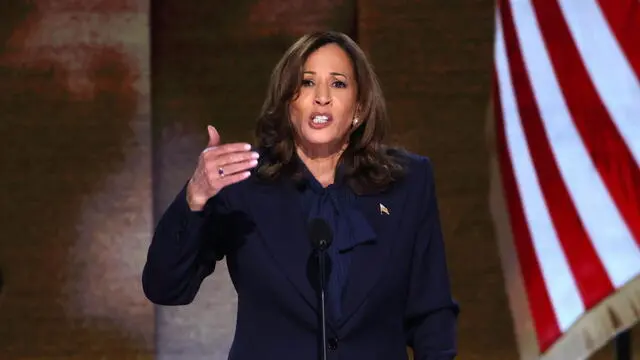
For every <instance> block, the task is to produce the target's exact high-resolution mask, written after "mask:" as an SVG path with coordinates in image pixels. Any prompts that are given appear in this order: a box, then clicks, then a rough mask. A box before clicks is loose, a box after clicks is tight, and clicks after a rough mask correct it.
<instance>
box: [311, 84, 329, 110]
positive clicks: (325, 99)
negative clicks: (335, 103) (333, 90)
mask: <svg viewBox="0 0 640 360" xmlns="http://www.w3.org/2000/svg"><path fill="white" fill-rule="evenodd" d="M314 103H315V104H316V105H320V106H326V105H329V104H331V94H330V93H329V89H327V87H326V86H317V87H316V97H315V99H314Z"/></svg>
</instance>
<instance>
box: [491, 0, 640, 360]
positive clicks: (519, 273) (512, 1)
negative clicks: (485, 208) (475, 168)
mask: <svg viewBox="0 0 640 360" xmlns="http://www.w3.org/2000/svg"><path fill="white" fill-rule="evenodd" d="M496 9H497V10H496V27H495V49H494V50H495V53H494V56H495V58H494V66H495V67H494V70H495V71H494V93H493V111H492V112H491V124H492V125H493V127H491V130H492V131H491V134H492V136H494V137H495V139H494V140H495V141H494V142H493V146H495V148H494V150H495V152H494V158H493V162H492V169H493V177H492V190H491V202H492V213H493V216H494V220H495V224H496V229H497V233H498V241H499V244H500V251H501V257H502V263H503V270H504V273H505V279H506V283H507V285H506V286H507V294H508V296H509V303H510V306H511V312H512V314H513V318H514V323H515V332H516V337H517V340H518V346H519V349H520V356H521V358H522V359H563V360H565V359H569V360H570V359H584V358H586V357H588V356H589V355H591V354H592V353H593V352H594V351H596V350H597V349H598V348H600V347H602V346H603V345H604V344H606V343H607V342H608V341H610V340H611V339H612V338H613V337H614V336H615V334H616V333H617V332H620V331H622V330H625V329H627V328H630V327H631V326H633V325H634V324H635V323H636V322H638V320H639V319H640V166H639V165H640V1H638V0H499V1H498V4H497V7H496Z"/></svg>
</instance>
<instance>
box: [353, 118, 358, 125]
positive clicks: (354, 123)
mask: <svg viewBox="0 0 640 360" xmlns="http://www.w3.org/2000/svg"><path fill="white" fill-rule="evenodd" d="M353 125H354V126H355V125H358V118H355V119H353Z"/></svg>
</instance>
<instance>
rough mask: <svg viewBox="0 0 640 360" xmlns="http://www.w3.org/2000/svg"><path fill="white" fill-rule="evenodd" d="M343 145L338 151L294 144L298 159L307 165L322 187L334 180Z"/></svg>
mask: <svg viewBox="0 0 640 360" xmlns="http://www.w3.org/2000/svg"><path fill="white" fill-rule="evenodd" d="M345 148H346V146H344V147H343V148H342V149H340V150H339V151H333V152H331V151H323V149H315V150H310V149H309V148H303V147H301V146H296V152H297V153H298V157H300V160H302V162H303V163H304V164H305V165H306V166H307V168H308V169H309V171H310V172H311V174H312V175H313V176H314V177H315V178H316V180H318V182H319V183H320V184H322V186H323V187H327V186H329V185H331V184H333V182H334V180H335V174H336V168H337V166H338V161H340V156H341V155H342V153H343V152H344V149H345Z"/></svg>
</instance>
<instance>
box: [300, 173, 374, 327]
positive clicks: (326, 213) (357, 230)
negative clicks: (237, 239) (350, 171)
mask: <svg viewBox="0 0 640 360" xmlns="http://www.w3.org/2000/svg"><path fill="white" fill-rule="evenodd" d="M302 168H303V181H302V186H301V187H300V192H301V195H302V196H301V198H302V208H303V211H305V212H306V215H307V217H308V219H312V218H322V219H324V220H325V221H326V222H327V224H329V226H330V227H331V229H332V230H333V243H332V245H331V246H330V247H329V249H328V250H327V255H328V256H329V259H330V260H329V262H328V263H330V264H331V265H330V269H331V272H330V274H329V276H328V279H327V308H328V309H327V311H328V314H329V316H331V317H332V318H333V319H334V320H336V321H339V320H340V318H341V316H342V294H343V293H344V288H345V287H346V286H347V280H348V273H349V265H350V257H351V253H352V252H353V251H357V246H358V245H360V244H363V243H365V242H375V239H376V234H375V232H374V230H373V229H372V227H371V226H370V225H369V223H368V222H367V220H366V219H365V217H364V215H362V214H361V213H360V212H359V211H358V210H357V209H356V208H355V207H354V200H355V196H356V195H355V194H354V193H353V191H351V189H350V188H349V187H348V186H347V185H346V184H345V183H344V182H343V181H342V180H343V176H342V172H341V171H340V168H339V169H338V171H337V172H336V176H335V179H336V180H335V181H334V183H333V184H331V185H329V186H327V187H326V188H325V187H323V186H322V185H321V184H320V183H319V182H318V181H317V180H316V178H315V177H314V176H313V175H312V174H311V172H310V171H309V170H308V169H307V168H306V167H305V166H304V165H302Z"/></svg>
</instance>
